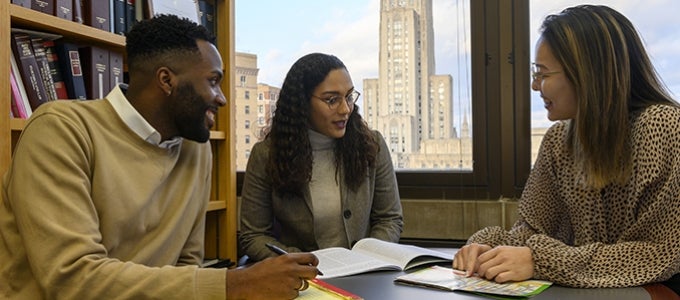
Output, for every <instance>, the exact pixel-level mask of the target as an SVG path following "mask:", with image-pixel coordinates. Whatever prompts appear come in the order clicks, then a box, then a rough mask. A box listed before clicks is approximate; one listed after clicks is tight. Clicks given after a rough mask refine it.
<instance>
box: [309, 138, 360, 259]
mask: <svg viewBox="0 0 680 300" xmlns="http://www.w3.org/2000/svg"><path fill="white" fill-rule="evenodd" d="M309 142H310V144H311V146H312V155H313V159H314V163H313V167H312V180H311V181H310V182H309V192H310V195H311V198H312V213H313V215H314V235H315V237H316V242H317V244H318V245H319V248H320V249H323V248H328V247H345V248H349V246H350V245H349V242H348V241H347V236H346V234H345V223H344V220H343V218H342V198H341V197H342V195H341V194H340V185H339V183H338V180H340V178H338V180H336V178H335V174H336V172H335V171H336V166H335V158H334V156H333V155H334V154H333V148H334V146H335V139H334V138H330V137H327V136H325V135H323V134H321V133H318V132H316V131H313V130H309Z"/></svg>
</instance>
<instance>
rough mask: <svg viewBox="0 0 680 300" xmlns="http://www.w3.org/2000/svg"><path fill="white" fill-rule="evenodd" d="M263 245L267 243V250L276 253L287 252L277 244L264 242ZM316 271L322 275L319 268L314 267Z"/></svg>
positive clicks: (282, 253)
mask: <svg viewBox="0 0 680 300" xmlns="http://www.w3.org/2000/svg"><path fill="white" fill-rule="evenodd" d="M265 245H267V248H269V250H272V251H274V253H276V254H278V255H284V254H288V252H286V250H283V249H281V248H279V247H278V246H276V245H274V244H270V243H266V244H265ZM316 273H317V274H319V275H321V276H323V273H321V270H319V269H316Z"/></svg>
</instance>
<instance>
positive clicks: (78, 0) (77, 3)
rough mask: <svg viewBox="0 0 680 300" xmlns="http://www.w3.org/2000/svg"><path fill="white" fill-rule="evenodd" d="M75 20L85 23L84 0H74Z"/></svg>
mask: <svg viewBox="0 0 680 300" xmlns="http://www.w3.org/2000/svg"><path fill="white" fill-rule="evenodd" d="M73 22H76V23H78V24H83V23H84V22H85V19H84V18H83V2H82V0H73Z"/></svg>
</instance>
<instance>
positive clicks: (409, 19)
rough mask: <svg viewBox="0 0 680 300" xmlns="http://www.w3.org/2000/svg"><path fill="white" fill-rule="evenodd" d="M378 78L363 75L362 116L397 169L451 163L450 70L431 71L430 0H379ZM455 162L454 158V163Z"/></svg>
mask: <svg viewBox="0 0 680 300" xmlns="http://www.w3.org/2000/svg"><path fill="white" fill-rule="evenodd" d="M379 44H380V50H379V51H380V52H379V55H380V58H379V71H378V77H379V78H378V79H365V80H364V82H363V87H364V93H363V95H364V106H365V109H364V115H365V117H366V121H367V122H368V124H369V126H370V127H372V128H374V129H377V130H379V131H380V132H382V134H383V136H384V137H385V140H386V142H387V144H388V147H389V149H390V152H391V153H392V161H393V163H394V165H395V167H396V168H452V167H454V166H455V167H457V166H458V165H459V163H458V161H459V159H455V158H454V156H453V155H454V152H456V153H458V156H459V155H460V153H461V152H463V151H461V150H460V149H457V147H456V146H455V145H460V144H461V143H459V142H460V141H454V139H457V138H458V137H457V134H456V130H455V128H454V127H453V117H454V114H453V107H454V105H453V103H452V94H453V91H452V78H451V75H436V74H435V56H434V28H433V25H432V0H382V1H381V4H380V43H379ZM454 161H456V163H454Z"/></svg>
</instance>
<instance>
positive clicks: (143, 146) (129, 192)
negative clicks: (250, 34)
mask: <svg viewBox="0 0 680 300" xmlns="http://www.w3.org/2000/svg"><path fill="white" fill-rule="evenodd" d="M213 41H214V38H213V37H211V36H210V35H209V33H208V32H207V31H206V30H205V28H203V27H201V26H198V25H196V24H195V23H193V22H191V21H188V20H186V19H180V18H177V17H174V16H158V17H156V18H154V19H151V20H146V21H143V22H141V23H139V24H138V25H137V26H136V27H134V28H133V29H132V30H131V31H130V32H129V33H128V35H127V46H126V47H127V49H126V50H127V63H128V70H129V75H130V85H129V86H126V85H120V86H118V87H116V88H114V89H113V90H112V91H111V92H110V93H109V94H108V95H107V96H106V98H105V99H100V100H92V101H55V102H50V103H47V104H44V105H43V106H41V107H40V109H38V110H37V111H36V112H35V113H34V114H33V116H32V117H31V118H30V119H29V121H28V123H27V124H26V127H25V128H24V130H23V133H22V136H21V139H20V141H19V142H18V144H17V146H16V148H15V153H14V157H13V161H12V165H11V166H10V169H9V170H8V173H7V174H5V176H4V177H3V182H2V193H1V194H0V199H1V201H2V202H1V204H0V262H1V263H0V298H2V299H5V298H10V299H151V298H153V299H225V298H229V299H232V298H248V299H253V298H266V299H276V298H288V299H290V298H294V297H295V296H297V295H298V289H300V288H301V287H303V286H305V285H304V284H302V283H303V282H304V279H310V278H313V277H314V276H315V275H316V272H317V269H316V267H315V265H317V264H318V260H317V259H316V257H315V256H314V255H312V254H309V253H297V254H288V255H282V256H279V257H276V258H272V259H269V260H265V261H263V262H261V263H258V264H255V265H253V266H251V267H249V268H244V269H237V270H227V269H210V268H201V267H200V264H201V261H202V259H203V236H204V224H205V213H206V207H207V203H208V197H209V194H210V188H209V187H210V182H211V167H212V152H211V149H210V144H209V143H207V141H208V138H209V133H210V131H209V130H210V128H211V127H212V126H213V124H214V116H215V113H216V112H217V109H218V108H219V107H221V106H223V105H225V103H226V99H225V95H224V94H223V93H222V90H221V88H220V82H221V81H222V79H223V76H224V74H223V69H224V67H223V63H222V59H221V58H220V54H219V52H218V51H217V49H216V48H215V46H214V45H213V44H212V42H213Z"/></svg>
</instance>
